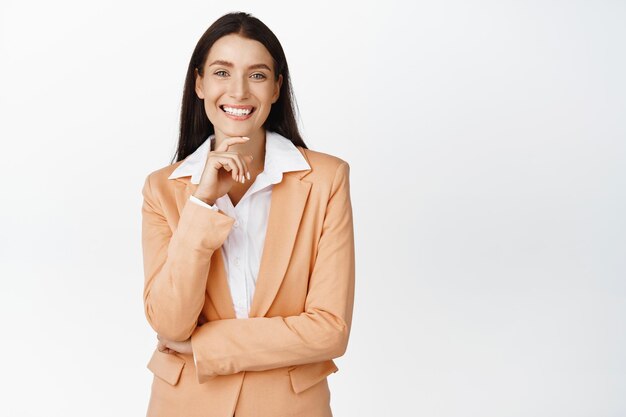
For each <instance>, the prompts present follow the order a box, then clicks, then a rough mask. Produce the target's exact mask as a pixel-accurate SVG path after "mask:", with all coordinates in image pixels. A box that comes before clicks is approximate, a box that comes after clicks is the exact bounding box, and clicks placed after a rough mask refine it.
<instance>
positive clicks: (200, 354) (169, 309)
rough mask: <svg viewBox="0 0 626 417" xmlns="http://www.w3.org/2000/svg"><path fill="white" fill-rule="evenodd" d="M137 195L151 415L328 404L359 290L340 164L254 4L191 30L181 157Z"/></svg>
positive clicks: (345, 175) (317, 412)
mask: <svg viewBox="0 0 626 417" xmlns="http://www.w3.org/2000/svg"><path fill="white" fill-rule="evenodd" d="M142 194H143V206H142V247H143V259H144V275H145V277H144V291H143V301H144V307H145V316H146V318H147V320H148V323H149V324H150V326H151V327H152V328H153V329H154V331H155V332H156V339H157V346H156V348H155V350H154V352H153V354H152V357H151V359H150V361H149V362H148V368H149V369H150V370H151V371H152V372H153V374H154V378H153V382H152V388H151V395H150V402H149V404H148V413H147V417H156V416H167V417H173V416H181V417H182V416H184V417H196V416H197V417H200V416H214V417H233V416H236V417H249V416H300V417H328V416H332V412H331V407H330V391H329V387H328V381H327V376H328V375H330V374H332V373H333V372H336V371H337V370H338V368H337V366H336V364H335V362H334V361H333V359H334V358H337V357H339V356H342V355H343V354H344V353H345V351H346V349H347V345H348V339H349V335H350V328H351V323H352V310H353V303H354V281H355V276H354V273H355V259H354V232H353V226H352V224H353V223H352V205H351V201H350V185H349V165H348V163H347V162H346V161H344V160H342V159H340V158H339V157H336V156H333V155H329V154H326V153H322V152H317V151H313V150H310V149H308V147H307V146H306V145H305V143H304V141H303V139H302V137H301V136H300V133H299V131H298V126H297V123H296V120H295V116H294V107H293V103H292V92H291V85H290V78H289V69H288V66H287V60H286V58H285V55H284V52H283V49H282V47H281V45H280V43H279V41H278V39H276V37H275V35H274V34H273V33H272V32H271V31H270V29H269V28H267V26H265V25H264V24H263V23H262V22H261V21H260V20H258V19H257V18H255V17H252V16H251V15H250V14H247V13H230V14H227V15H224V16H222V17H221V18H219V19H218V20H217V21H216V22H215V23H213V24H212V25H211V26H210V27H209V29H208V30H207V31H206V32H205V33H204V35H203V36H202V37H201V38H200V40H199V41H198V44H197V45H196V48H195V50H194V52H193V54H192V57H191V61H190V63H189V67H188V70H187V78H186V81H185V87H184V91H183V103H182V109H181V119H180V137H179V140H178V149H177V155H176V162H173V163H170V164H169V165H167V166H165V167H162V168H159V169H157V170H155V171H153V172H151V173H150V174H149V175H148V176H147V177H146V179H145V183H144V187H143V190H142Z"/></svg>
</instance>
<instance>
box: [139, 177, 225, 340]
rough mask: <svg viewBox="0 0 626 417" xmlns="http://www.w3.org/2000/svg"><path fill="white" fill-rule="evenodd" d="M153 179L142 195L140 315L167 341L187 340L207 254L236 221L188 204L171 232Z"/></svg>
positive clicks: (201, 296) (198, 301) (196, 312)
mask: <svg viewBox="0 0 626 417" xmlns="http://www.w3.org/2000/svg"><path fill="white" fill-rule="evenodd" d="M151 181H152V180H151V176H148V177H147V178H146V180H145V183H144V186H143V190H142V194H143V205H142V209H141V212H142V249H143V262H144V275H145V282H144V291H143V301H144V311H145V315H146V318H147V319H148V322H149V323H150V326H151V327H152V328H153V329H154V330H155V331H156V332H157V333H158V334H159V335H161V336H163V337H165V338H166V339H169V340H174V341H184V340H187V339H188V338H189V337H190V336H191V334H192V333H193V331H194V329H195V328H196V325H197V320H198V317H199V315H200V313H201V311H202V307H203V306H204V301H205V294H206V280H207V277H208V274H209V268H210V267H211V256H212V255H213V252H214V251H215V250H216V249H217V248H219V247H220V246H221V245H222V244H223V243H224V241H225V240H226V238H227V236H228V234H229V233H230V229H231V227H232V224H233V223H234V222H235V219H233V218H231V217H229V216H226V215H225V214H223V213H221V212H219V211H214V210H210V209H207V208H206V207H202V206H201V205H199V204H196V203H194V202H193V201H191V200H187V202H186V204H185V206H184V208H183V209H182V211H181V213H180V218H179V221H178V226H177V227H176V228H175V230H173V231H172V229H171V227H170V225H169V224H168V222H167V220H166V218H165V215H164V213H163V210H162V209H161V206H160V204H159V200H158V198H157V197H156V196H155V194H154V190H153V185H152V183H151Z"/></svg>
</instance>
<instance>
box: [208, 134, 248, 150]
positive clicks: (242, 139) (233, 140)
mask: <svg viewBox="0 0 626 417" xmlns="http://www.w3.org/2000/svg"><path fill="white" fill-rule="evenodd" d="M249 140H250V138H249V137H247V136H232V137H227V138H226V139H224V140H223V141H222V143H220V144H219V146H218V147H217V148H215V151H217V152H226V151H228V148H229V147H230V146H232V145H236V144H238V143H246V142H247V141H249Z"/></svg>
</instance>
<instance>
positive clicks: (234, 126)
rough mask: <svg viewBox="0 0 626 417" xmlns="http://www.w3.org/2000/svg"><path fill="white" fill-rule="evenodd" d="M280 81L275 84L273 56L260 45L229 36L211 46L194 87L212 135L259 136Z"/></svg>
mask: <svg viewBox="0 0 626 417" xmlns="http://www.w3.org/2000/svg"><path fill="white" fill-rule="evenodd" d="M282 81H283V78H282V75H280V76H279V79H278V80H277V81H274V66H273V61H272V56H271V55H270V53H269V52H268V51H267V49H266V48H265V46H263V44H262V43H260V42H258V41H255V40H252V39H248V38H244V37H242V36H240V35H237V34H230V35H226V36H223V37H221V38H220V39H218V40H217V41H216V42H215V43H214V44H213V46H212V47H211V49H210V51H209V55H208V57H207V60H206V62H205V66H204V76H203V77H201V76H199V75H198V73H197V72H196V86H195V87H196V94H197V95H198V97H200V98H201V99H204V109H205V111H206V114H207V117H208V118H209V120H210V121H211V123H213V126H214V127H215V135H216V136H217V137H220V138H223V137H226V136H229V137H230V136H251V135H257V134H260V133H261V132H260V131H261V130H262V129H263V123H264V122H265V120H266V119H267V116H268V115H269V114H270V109H271V107H272V104H273V103H275V102H276V100H278V96H279V93H280V86H281V84H282ZM224 107H226V109H225V108H224ZM235 109H238V110H235ZM228 110H230V112H228ZM250 110H251V112H250V113H249V114H247V113H248V111H250ZM233 112H234V114H233Z"/></svg>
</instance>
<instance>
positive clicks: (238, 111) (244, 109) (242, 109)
mask: <svg viewBox="0 0 626 417" xmlns="http://www.w3.org/2000/svg"><path fill="white" fill-rule="evenodd" d="M220 109H222V111H223V112H224V113H226V115H227V116H229V117H230V118H231V119H235V120H245V119H247V118H248V117H249V116H250V115H251V114H252V113H254V110H256V109H255V108H254V107H252V106H237V107H234V106H229V105H222V106H220Z"/></svg>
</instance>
